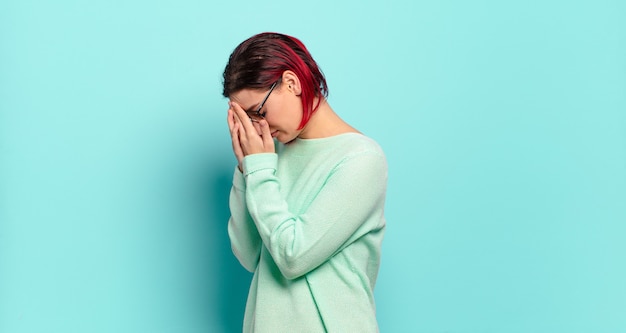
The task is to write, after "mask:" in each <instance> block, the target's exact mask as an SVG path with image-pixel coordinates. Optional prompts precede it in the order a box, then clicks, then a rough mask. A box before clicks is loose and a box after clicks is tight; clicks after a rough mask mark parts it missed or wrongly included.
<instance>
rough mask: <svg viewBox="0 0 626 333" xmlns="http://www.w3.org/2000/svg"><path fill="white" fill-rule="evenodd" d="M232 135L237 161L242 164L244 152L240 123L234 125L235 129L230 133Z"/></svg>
mask: <svg viewBox="0 0 626 333" xmlns="http://www.w3.org/2000/svg"><path fill="white" fill-rule="evenodd" d="M230 137H231V140H232V142H233V152H234V153H235V157H236V158H237V162H239V164H240V165H241V161H242V160H243V156H244V154H243V150H242V149H241V144H240V143H239V124H235V125H233V130H232V131H231V133H230Z"/></svg>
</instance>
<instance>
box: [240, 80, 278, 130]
mask: <svg viewBox="0 0 626 333" xmlns="http://www.w3.org/2000/svg"><path fill="white" fill-rule="evenodd" d="M277 84H278V81H276V82H274V83H273V84H272V86H271V87H270V91H268V92H267V95H265V98H263V101H262V102H261V104H259V107H258V108H257V109H256V111H246V114H247V115H248V117H250V119H251V120H252V121H259V120H261V119H264V118H265V113H261V109H262V108H263V105H265V102H266V101H267V99H268V98H269V97H270V94H271V93H272V91H273V90H274V88H276V85H277Z"/></svg>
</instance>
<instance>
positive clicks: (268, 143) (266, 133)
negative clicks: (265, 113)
mask: <svg viewBox="0 0 626 333" xmlns="http://www.w3.org/2000/svg"><path fill="white" fill-rule="evenodd" d="M259 125H260V127H261V138H262V139H263V148H265V152H268V153H273V152H274V139H272V132H270V125H269V124H268V123H267V120H265V119H263V120H261V121H260V122H259Z"/></svg>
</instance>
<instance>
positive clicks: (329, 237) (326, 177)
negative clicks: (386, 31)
mask: <svg viewBox="0 0 626 333" xmlns="http://www.w3.org/2000/svg"><path fill="white" fill-rule="evenodd" d="M276 150H277V153H275V154H274V153H265V154H253V155H248V156H246V157H245V158H244V160H243V170H244V171H243V173H241V172H240V171H239V169H238V168H236V170H235V175H234V178H233V187H232V190H231V194H230V211H231V218H230V220H229V223H228V234H229V236H230V241H231V246H232V249H233V252H234V254H235V256H236V257H237V258H238V259H239V262H240V263H241V264H242V265H243V267H245V268H246V269H247V270H249V271H250V272H254V277H253V278H252V284H251V286H250V291H249V294H248V301H247V305H246V312H245V318H244V323H243V331H244V332H261V333H266V332H267V333H294V332H296V333H303V332H337V333H353V332H357V333H366V332H377V331H378V325H377V322H376V314H375V305H374V296H373V291H374V284H375V283H376V276H377V274H378V268H379V264H380V251H381V242H382V240H383V233H384V230H385V219H384V216H383V208H384V203H385V193H386V186H387V163H386V159H385V156H384V153H383V151H382V150H381V148H380V147H379V145H378V144H377V143H376V142H374V141H373V140H372V139H369V138H367V137H366V136H363V135H361V134H358V133H346V134H341V135H337V136H333V137H329V138H321V139H307V140H304V139H296V140H295V141H294V142H292V143H289V144H286V145H283V144H280V143H277V145H276Z"/></svg>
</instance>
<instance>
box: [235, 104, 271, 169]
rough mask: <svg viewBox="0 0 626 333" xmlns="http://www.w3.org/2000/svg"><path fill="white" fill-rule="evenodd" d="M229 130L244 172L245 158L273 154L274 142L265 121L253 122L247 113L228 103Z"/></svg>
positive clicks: (238, 160) (240, 166) (239, 107)
mask: <svg viewBox="0 0 626 333" xmlns="http://www.w3.org/2000/svg"><path fill="white" fill-rule="evenodd" d="M228 105H229V106H230V108H229V109H228V128H229V129H230V138H231V140H232V143H233V152H234V153H235V157H237V162H238V163H239V170H242V171H243V168H242V163H243V158H244V157H245V156H248V155H250V154H259V153H273V152H274V151H275V150H274V140H273V139H272V134H271V132H270V127H269V124H268V123H267V121H266V120H265V119H262V120H260V121H258V122H252V121H251V120H250V118H249V117H248V115H247V114H246V112H245V111H244V110H243V109H242V108H241V106H239V104H237V103H235V102H230V103H228Z"/></svg>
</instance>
